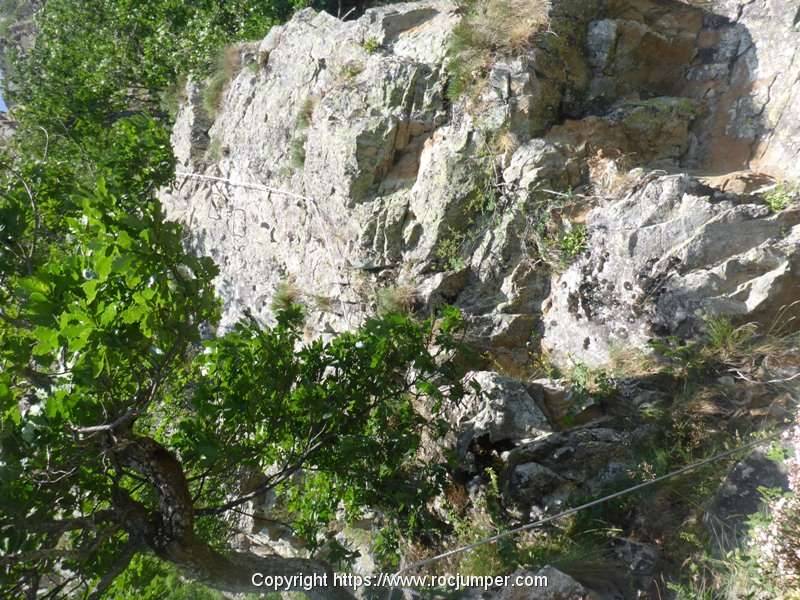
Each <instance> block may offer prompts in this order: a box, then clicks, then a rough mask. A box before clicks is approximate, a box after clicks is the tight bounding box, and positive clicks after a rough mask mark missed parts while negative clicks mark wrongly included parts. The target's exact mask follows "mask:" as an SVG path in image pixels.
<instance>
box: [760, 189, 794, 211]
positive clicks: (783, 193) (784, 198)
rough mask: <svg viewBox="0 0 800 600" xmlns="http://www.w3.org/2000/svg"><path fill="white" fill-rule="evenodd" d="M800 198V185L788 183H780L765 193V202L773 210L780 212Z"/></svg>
mask: <svg viewBox="0 0 800 600" xmlns="http://www.w3.org/2000/svg"><path fill="white" fill-rule="evenodd" d="M798 198H800V187H798V186H792V185H789V184H786V183H779V184H778V185H777V186H776V187H774V188H773V189H772V190H770V191H769V192H767V193H766V194H764V202H766V203H767V206H769V208H770V210H771V211H772V212H780V211H782V210H785V209H786V208H788V207H789V205H790V204H792V202H794V201H796V200H797V199H798Z"/></svg>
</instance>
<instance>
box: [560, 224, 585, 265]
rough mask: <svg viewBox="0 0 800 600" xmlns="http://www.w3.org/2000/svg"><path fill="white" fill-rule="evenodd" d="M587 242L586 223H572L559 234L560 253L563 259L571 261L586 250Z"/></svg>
mask: <svg viewBox="0 0 800 600" xmlns="http://www.w3.org/2000/svg"><path fill="white" fill-rule="evenodd" d="M588 244H589V235H588V233H587V231H586V225H584V224H582V223H577V224H573V225H572V226H571V227H570V228H569V229H568V230H567V231H565V232H564V233H562V234H561V239H560V240H559V242H558V245H559V248H560V249H561V255H562V256H563V258H564V260H565V261H572V260H574V259H575V258H577V257H578V256H579V255H580V254H583V253H584V252H585V251H586V248H587V246H588Z"/></svg>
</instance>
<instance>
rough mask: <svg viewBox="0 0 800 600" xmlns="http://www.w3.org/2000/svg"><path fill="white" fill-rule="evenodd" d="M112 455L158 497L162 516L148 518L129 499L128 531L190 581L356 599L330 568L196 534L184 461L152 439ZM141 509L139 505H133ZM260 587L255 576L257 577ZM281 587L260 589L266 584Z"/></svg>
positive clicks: (127, 442) (126, 443)
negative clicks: (220, 547)
mask: <svg viewBox="0 0 800 600" xmlns="http://www.w3.org/2000/svg"><path fill="white" fill-rule="evenodd" d="M112 452H113V454H114V456H115V458H116V459H117V460H118V461H119V462H120V463H121V464H123V465H124V466H126V467H128V468H130V469H133V470H135V471H136V472H138V473H139V474H140V475H141V476H143V477H145V478H146V479H147V480H148V481H149V482H150V484H151V485H152V486H153V487H154V488H155V491H156V493H157V495H158V499H159V502H158V511H157V512H156V513H155V514H154V515H151V516H150V517H145V515H143V514H142V513H144V512H145V511H144V507H142V506H141V505H140V504H139V503H137V502H135V501H132V500H130V499H128V501H127V503H128V504H130V505H131V506H125V507H124V508H123V506H122V504H124V502H123V499H122V498H119V499H118V500H119V502H117V503H116V504H119V505H120V506H119V507H118V508H123V510H124V512H125V513H126V515H128V519H127V522H128V525H127V526H128V528H129V529H135V530H136V531H132V532H131V533H132V534H133V535H134V537H136V538H138V539H142V540H143V541H144V542H145V543H146V544H147V545H148V546H149V547H150V548H151V549H152V550H153V552H155V554H156V556H158V557H159V558H161V559H163V560H166V561H168V562H171V563H173V564H175V565H176V566H177V567H178V568H180V569H181V570H182V571H183V572H185V573H186V575H187V576H188V577H190V578H191V579H194V580H196V581H199V582H202V583H204V584H206V585H208V586H210V587H213V588H216V589H218V590H221V591H225V592H230V593H250V594H252V593H264V594H266V593H268V592H276V591H293V592H303V593H305V594H306V595H308V596H309V597H310V598H313V599H314V600H352V599H353V598H354V596H353V594H352V593H351V592H350V591H349V590H348V589H347V588H342V587H338V588H337V587H335V586H334V581H333V570H332V569H331V567H330V566H329V565H327V564H326V563H324V562H321V561H317V560H310V559H305V558H284V557H281V556H277V555H275V556H258V555H256V554H251V553H247V552H230V553H225V554H223V553H220V552H218V551H216V550H215V549H213V548H212V547H211V546H209V545H208V544H206V543H205V542H203V541H202V540H200V539H198V538H197V536H196V535H195V533H194V505H193V502H192V499H191V494H190V492H189V486H188V484H187V483H186V477H185V475H184V472H183V465H181V463H180V461H179V460H178V459H177V458H176V457H175V455H173V454H172V453H171V452H169V451H168V450H167V449H166V448H164V447H163V446H162V445H161V444H159V443H158V442H156V441H155V440H153V439H151V438H146V437H140V436H134V435H131V436H130V437H127V438H123V439H122V440H119V441H118V442H117V443H116V444H115V445H114V447H113V448H112ZM134 505H138V506H134ZM256 574H258V575H257V576H256V582H255V583H254V581H253V576H254V575H256ZM265 579H266V580H267V582H276V580H278V581H277V583H279V589H275V587H274V586H269V587H267V586H266V585H264V586H262V585H260V584H262V583H263V582H264V580H265Z"/></svg>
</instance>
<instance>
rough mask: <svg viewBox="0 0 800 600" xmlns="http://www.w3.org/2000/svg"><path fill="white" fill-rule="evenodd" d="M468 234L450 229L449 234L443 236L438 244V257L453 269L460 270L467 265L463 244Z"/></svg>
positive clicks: (447, 266)
mask: <svg viewBox="0 0 800 600" xmlns="http://www.w3.org/2000/svg"><path fill="white" fill-rule="evenodd" d="M465 239H466V235H465V234H464V233H462V232H458V231H454V230H453V229H452V228H451V229H450V230H449V235H447V236H445V237H443V238H441V239H440V240H439V243H438V244H437V245H436V258H437V259H439V261H440V262H441V263H442V264H443V265H444V266H445V267H446V268H447V269H450V270H451V271H460V270H461V269H463V268H464V267H466V266H467V263H466V261H465V260H464V256H463V246H464V242H465Z"/></svg>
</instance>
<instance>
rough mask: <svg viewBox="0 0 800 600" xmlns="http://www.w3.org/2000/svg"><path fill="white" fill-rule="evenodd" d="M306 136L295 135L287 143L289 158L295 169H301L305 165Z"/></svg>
mask: <svg viewBox="0 0 800 600" xmlns="http://www.w3.org/2000/svg"><path fill="white" fill-rule="evenodd" d="M307 141H308V136H306V135H305V134H300V135H296V136H295V137H293V138H292V141H291V142H289V158H290V159H291V163H292V166H293V167H294V168H295V169H302V168H303V165H305V164H306V142H307Z"/></svg>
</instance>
